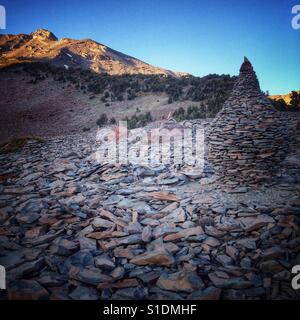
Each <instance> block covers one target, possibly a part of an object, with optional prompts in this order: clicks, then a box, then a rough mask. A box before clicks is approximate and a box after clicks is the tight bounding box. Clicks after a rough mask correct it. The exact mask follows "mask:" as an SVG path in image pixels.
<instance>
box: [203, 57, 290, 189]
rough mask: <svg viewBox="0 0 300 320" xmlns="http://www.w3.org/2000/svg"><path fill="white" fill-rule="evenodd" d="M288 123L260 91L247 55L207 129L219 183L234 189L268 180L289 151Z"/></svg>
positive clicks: (210, 151)
mask: <svg viewBox="0 0 300 320" xmlns="http://www.w3.org/2000/svg"><path fill="white" fill-rule="evenodd" d="M286 122H287V119H285V121H284V120H283V118H282V115H281V112H279V111H277V110H275V109H274V108H273V107H272V105H271V104H270V101H269V100H268V98H267V97H266V96H265V94H264V93H262V92H261V90H260V86H259V82H258V79H257V77H256V74H255V71H254V70H253V67H252V65H251V63H250V61H249V60H248V59H247V58H246V57H245V59H244V63H243V64H242V66H241V68H240V74H239V77H238V78H237V81H236V83H235V85H234V88H233V91H232V93H231V96H230V97H229V99H228V100H227V101H226V102H225V104H224V106H223V108H222V110H221V111H220V112H219V113H218V115H217V116H216V118H215V119H214V120H213V121H212V124H211V126H210V128H209V130H208V136H207V142H208V160H209V162H210V163H211V164H212V165H213V166H214V169H215V172H216V175H217V177H218V178H219V180H220V182H221V183H222V184H225V185H226V186H229V187H232V188H235V187H239V186H247V185H249V186H251V185H255V184H257V183H259V182H263V181H268V180H269V179H270V178H271V177H272V175H273V174H274V171H275V170H276V169H277V168H278V164H279V162H280V161H281V160H282V159H283V158H284V155H285V154H286V152H287V147H288V136H289V134H290V130H288V125H287V124H286Z"/></svg>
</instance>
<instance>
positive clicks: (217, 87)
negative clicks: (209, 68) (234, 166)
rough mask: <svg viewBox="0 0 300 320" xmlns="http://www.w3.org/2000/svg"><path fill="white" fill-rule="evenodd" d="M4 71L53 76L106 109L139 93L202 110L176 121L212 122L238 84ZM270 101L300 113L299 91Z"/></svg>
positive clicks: (136, 122)
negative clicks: (158, 95) (287, 99)
mask: <svg viewBox="0 0 300 320" xmlns="http://www.w3.org/2000/svg"><path fill="white" fill-rule="evenodd" d="M4 69H10V70H12V71H13V72H15V73H18V74H19V73H20V71H24V72H26V73H28V74H29V75H30V76H31V77H32V79H31V80H30V81H29V82H30V83H32V84H36V83H38V82H39V81H43V80H45V79H47V78H49V77H50V76H51V77H52V78H53V79H54V80H55V81H58V82H60V83H61V84H62V87H73V88H75V89H76V90H79V91H82V92H83V93H84V94H88V95H89V98H90V99H94V98H95V97H96V96H97V95H101V101H102V102H103V103H105V106H107V107H108V106H110V102H113V101H123V100H134V99H135V98H136V97H137V96H138V95H139V94H140V93H163V92H165V93H166V94H168V96H169V98H168V103H169V104H171V103H173V102H176V101H187V100H189V101H195V102H200V105H199V106H196V105H190V106H189V107H188V108H187V109H186V110H185V109H184V108H182V107H180V108H178V109H177V110H175V112H174V113H173V115H172V116H173V118H174V119H176V120H177V121H184V120H193V119H199V118H200V119H201V118H213V117H214V116H215V115H216V114H217V113H218V112H219V111H220V110H221V108H222V105H223V104H224V102H225V101H226V99H227V98H228V96H229V94H230V92H231V90H232V88H233V85H234V82H235V80H236V77H230V76H229V75H216V74H210V75H207V76H205V77H194V76H185V77H178V78H175V77H171V76H165V75H142V74H135V75H128V74H125V75H119V76H114V75H109V74H107V73H102V74H97V73H95V72H93V71H91V70H82V69H71V68H70V69H66V68H64V67H54V66H53V65H50V64H48V63H40V62H35V63H18V64H14V65H10V66H8V67H6V68H4ZM0 72H1V70H0ZM270 101H271V103H272V104H273V106H274V107H275V108H276V109H277V110H279V111H300V94H299V93H297V92H296V91H293V92H292V93H291V96H290V103H289V104H287V103H286V102H285V101H284V100H283V99H279V100H271V99H270ZM123 120H126V121H127V125H128V128H129V129H134V128H137V127H142V126H145V125H146V124H147V123H149V122H151V121H153V119H152V115H151V113H150V112H147V113H145V114H143V113H140V110H138V109H137V110H136V114H134V115H133V116H131V117H126V118H124V119H123ZM115 123H116V119H115V118H111V119H108V118H107V115H106V114H102V115H101V116H100V117H99V119H98V120H97V125H98V126H99V127H103V126H106V125H114V124H115Z"/></svg>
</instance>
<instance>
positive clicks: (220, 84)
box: [8, 62, 235, 106]
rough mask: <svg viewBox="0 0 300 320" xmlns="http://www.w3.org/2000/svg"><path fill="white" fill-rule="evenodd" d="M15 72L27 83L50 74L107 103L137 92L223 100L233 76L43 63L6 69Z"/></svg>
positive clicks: (176, 98)
mask: <svg viewBox="0 0 300 320" xmlns="http://www.w3.org/2000/svg"><path fill="white" fill-rule="evenodd" d="M8 68H11V69H14V68H15V72H16V73H19V72H20V68H21V69H22V70H23V71H25V72H27V73H28V74H29V75H30V76H31V77H32V79H31V80H30V82H31V83H33V84H36V83H37V82H39V81H43V80H45V79H47V78H48V77H49V76H50V75H51V76H52V77H53V79H54V80H56V81H59V82H60V83H61V84H62V86H66V87H71V86H72V87H74V88H75V89H77V90H80V91H82V92H83V93H85V94H89V95H90V98H92V99H93V98H94V97H95V95H101V101H102V102H104V103H107V104H108V105H107V106H109V103H110V102H113V101H123V100H133V99H135V98H136V97H137V96H138V95H139V94H140V93H147V92H149V93H163V92H165V93H166V94H168V96H169V103H172V102H175V101H186V100H191V101H204V100H208V99H210V98H212V97H214V96H215V95H216V93H217V94H218V96H219V97H223V98H224V99H226V97H227V96H228V95H229V93H230V91H231V90H232V87H233V84H234V81H235V77H230V76H229V75H216V74H211V75H207V76H205V77H201V78H200V77H193V76H185V77H178V78H175V77H172V76H165V75H142V74H135V75H128V74H125V75H119V76H114V75H109V74H106V73H102V74H97V73H95V72H93V71H91V70H82V69H71V68H69V69H66V68H63V67H54V66H52V65H50V64H47V63H39V62H35V63H19V64H17V65H12V66H9V67H8Z"/></svg>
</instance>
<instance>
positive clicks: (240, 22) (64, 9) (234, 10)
mask: <svg viewBox="0 0 300 320" xmlns="http://www.w3.org/2000/svg"><path fill="white" fill-rule="evenodd" d="M0 4H2V5H4V6H5V7H6V10H7V29H6V30H4V32H3V30H1V33H13V34H15V33H30V32H32V31H34V30H36V29H38V28H45V29H49V30H51V31H52V32H53V33H54V34H55V35H56V36H57V37H58V38H62V37H70V38H75V39H81V38H91V39H94V40H96V41H98V42H100V43H104V44H105V45H107V46H109V47H111V48H113V49H116V50H119V51H121V52H123V53H126V54H129V55H132V56H134V57H137V58H139V59H141V60H144V61H145V62H148V63H150V64H153V65H155V66H160V67H164V68H167V69H171V70H175V71H185V72H189V73H192V74H193V75H197V76H203V75H206V74H208V73H218V74H222V73H225V74H231V75H234V74H237V73H238V69H239V66H240V64H241V62H242V60H243V56H244V55H245V56H247V57H248V58H249V59H250V60H251V62H252V63H253V65H254V68H255V70H256V72H257V74H258V76H259V79H260V83H261V87H262V89H263V90H269V91H270V93H272V94H277V93H286V92H288V91H291V90H296V89H297V90H299V89H300V30H294V29H292V27H291V19H292V14H291V9H292V6H293V5H295V4H300V0H295V1H293V0H292V1H289V0H272V1H271V0H270V1H269V0H264V1H263V0H260V1H259V0H248V1H241V0H226V1H225V0H223V1H222V0H219V1H209V0H203V1H201V0H184V1H183V0H172V1H171V0H98V1H96V0H91V1H89V0H86V1H77V0H73V1H71V0H65V1H64V0H61V1H57V0H52V1H37V0H23V1H22V0H0Z"/></svg>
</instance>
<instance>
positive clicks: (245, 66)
mask: <svg viewBox="0 0 300 320" xmlns="http://www.w3.org/2000/svg"><path fill="white" fill-rule="evenodd" d="M249 71H253V67H252V64H251V62H250V61H249V60H248V58H247V57H244V62H243V64H242V65H241V68H240V72H249Z"/></svg>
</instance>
